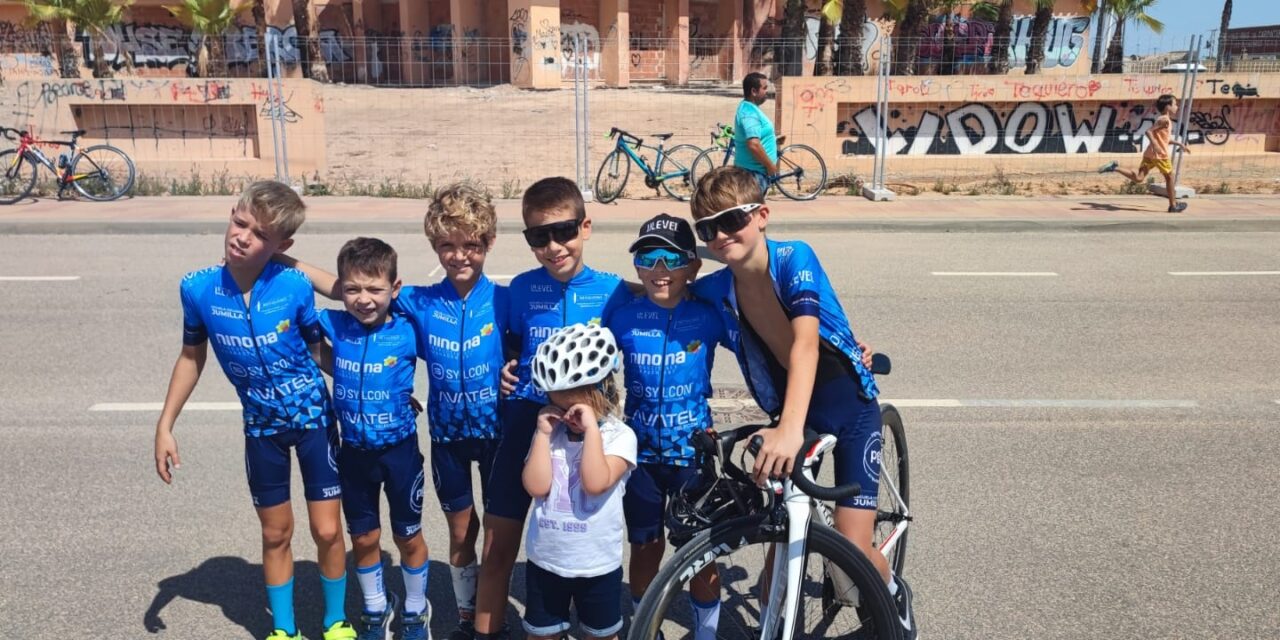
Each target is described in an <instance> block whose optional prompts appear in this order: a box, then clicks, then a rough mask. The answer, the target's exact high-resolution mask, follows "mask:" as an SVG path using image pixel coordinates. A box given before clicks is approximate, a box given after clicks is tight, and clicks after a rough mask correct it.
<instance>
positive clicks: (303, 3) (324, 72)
mask: <svg viewBox="0 0 1280 640" xmlns="http://www.w3.org/2000/svg"><path fill="white" fill-rule="evenodd" d="M293 26H294V28H295V29H297V32H298V49H299V51H300V52H301V54H302V55H301V58H302V59H301V61H300V62H301V64H302V68H303V70H304V71H303V73H304V74H305V75H306V76H307V77H308V78H311V79H312V80H315V81H317V82H328V81H329V67H328V65H326V64H325V61H324V56H322V55H320V39H319V38H317V37H315V35H314V34H312V33H311V0H293ZM800 28H801V29H803V28H804V12H803V8H802V11H801V17H800ZM801 37H802V38H803V37H804V32H803V31H802V32H801ZM802 42H803V41H802Z"/></svg>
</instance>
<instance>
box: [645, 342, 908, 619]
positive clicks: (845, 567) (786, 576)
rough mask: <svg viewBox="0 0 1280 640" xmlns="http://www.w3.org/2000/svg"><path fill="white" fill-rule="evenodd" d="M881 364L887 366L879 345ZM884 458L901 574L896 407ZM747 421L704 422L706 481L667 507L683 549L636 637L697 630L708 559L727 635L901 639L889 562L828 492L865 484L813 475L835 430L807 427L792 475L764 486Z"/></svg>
mask: <svg viewBox="0 0 1280 640" xmlns="http://www.w3.org/2000/svg"><path fill="white" fill-rule="evenodd" d="M875 360H876V363H875V364H874V365H873V367H872V371H873V372H875V373H888V371H889V368H890V366H891V365H890V362H889V360H888V358H887V357H884V356H883V355H881V354H876V356H875ZM881 416H882V424H883V428H882V438H883V449H882V451H883V454H882V456H883V458H882V466H881V473H880V492H879V502H878V506H877V514H876V530H875V538H874V542H875V544H876V546H877V548H879V549H880V551H881V552H882V553H883V554H884V555H885V556H886V558H887V559H888V560H889V566H890V567H891V569H892V570H893V572H894V573H895V574H896V575H902V571H903V569H904V567H905V563H906V542H907V528H908V526H909V523H910V521H911V513H910V510H909V509H908V508H907V495H908V464H907V446H906V438H905V434H904V431H903V423H902V418H901V416H900V415H899V413H898V411H897V409H896V408H894V407H893V406H892V405H890V404H884V405H882V408H881ZM762 428H766V425H749V426H744V427H739V428H736V429H733V430H730V431H725V432H721V433H719V434H716V433H714V432H710V431H708V432H699V433H697V434H695V437H694V439H693V445H694V447H695V449H697V450H698V451H699V454H700V455H701V456H702V459H701V460H702V461H701V473H702V477H703V482H702V483H701V484H700V485H699V486H698V487H696V488H690V489H688V490H687V491H685V492H684V493H681V494H679V495H677V496H676V497H675V498H674V499H673V500H672V503H671V505H670V507H669V511H668V517H667V520H668V525H669V527H670V531H671V535H670V537H671V542H672V543H673V545H677V546H678V550H677V551H676V553H675V555H674V556H673V557H672V558H671V560H670V561H669V562H667V564H665V565H664V566H663V568H662V569H661V571H660V572H659V573H658V575H657V576H656V577H655V578H654V580H653V583H652V584H651V586H650V587H649V589H648V590H647V591H646V592H645V595H644V598H643V599H642V600H641V602H640V605H639V607H638V608H637V609H636V613H635V617H634V618H633V621H632V627H631V631H630V634H629V636H628V637H629V638H631V640H640V639H643V640H654V639H655V638H666V639H670V640H675V639H676V638H686V637H689V638H691V637H692V635H693V629H694V625H693V613H692V610H691V607H690V605H689V604H688V599H687V598H683V597H677V596H679V595H680V594H682V593H683V592H684V591H685V590H686V588H687V586H688V583H689V581H690V580H692V579H694V577H695V576H697V575H698V573H699V572H701V571H702V570H703V569H704V568H705V567H706V566H707V565H708V564H709V563H715V564H716V565H717V566H718V569H719V575H720V581H721V582H720V590H721V613H720V620H719V627H718V629H717V636H718V637H723V638H758V639H760V640H777V639H779V638H781V639H784V640H786V639H790V638H871V639H879V640H900V638H902V636H903V629H902V625H901V623H900V622H899V618H898V611H897V607H896V605H895V604H894V602H893V600H892V598H891V597H890V596H889V591H888V589H887V588H886V586H885V584H884V581H883V580H882V579H881V577H880V574H879V572H877V571H876V569H875V567H874V565H872V564H871V562H870V560H868V559H867V558H866V557H865V556H863V555H862V554H861V553H860V552H859V551H858V550H857V548H856V547H854V546H853V544H852V543H850V542H849V541H848V540H847V539H845V538H844V537H843V536H842V535H841V534H840V533H838V532H837V531H836V530H835V529H834V528H833V526H832V525H833V519H834V518H833V512H832V509H831V507H830V506H829V505H828V504H827V501H834V500H838V499H840V498H841V497H845V496H851V495H857V493H858V491H859V488H858V487H857V486H856V485H847V486H839V487H823V486H820V485H818V484H817V483H816V482H815V481H814V475H816V473H817V467H818V465H819V463H820V461H821V460H822V458H823V456H824V455H825V454H826V453H827V452H828V451H829V450H830V449H831V448H832V447H833V446H834V445H835V443H836V438H835V437H834V436H831V435H821V434H817V433H814V432H812V431H806V434H805V443H804V445H803V446H802V447H801V449H800V454H799V455H798V456H797V458H796V462H795V466H794V468H793V472H792V474H791V475H790V477H789V478H786V479H784V480H783V481H781V482H774V483H772V486H770V487H768V490H767V491H763V492H762V491H761V490H760V489H759V488H757V487H756V485H755V483H754V482H753V481H752V480H751V478H750V476H749V475H748V473H747V471H746V470H745V469H746V468H747V466H748V465H747V464H746V463H745V462H742V461H740V462H738V463H735V462H734V461H733V454H734V449H735V446H736V445H738V444H739V443H742V442H747V446H746V447H745V449H746V450H747V451H753V450H758V447H759V441H758V440H757V438H758V435H757V433H758V431H759V430H760V429H762Z"/></svg>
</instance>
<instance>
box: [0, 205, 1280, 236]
mask: <svg viewBox="0 0 1280 640" xmlns="http://www.w3.org/2000/svg"><path fill="white" fill-rule="evenodd" d="M235 202H236V198H235V197H233V196H193V197H182V196H179V197H166V196H159V197H147V198H132V199H126V200H120V201H117V202H101V203H100V202H77V201H63V202H58V201H56V200H53V199H47V200H39V201H35V200H28V201H24V202H21V203H19V204H15V205H10V206H7V207H0V233H6V234H33V233H38V234H45V233H53V234H57V233H96V234H98V233H210V232H221V231H222V229H223V227H222V225H223V224H225V220H226V216H227V215H228V213H229V211H230V210H231V208H232V207H233V206H234V205H235ZM1188 202H1189V203H1190V205H1191V206H1190V207H1189V208H1188V209H1187V211H1185V212H1183V213H1180V214H1171V213H1167V212H1166V211H1165V201H1164V200H1163V199H1161V198H1157V197H1154V196H1105V197H1104V196H1061V197H1056V196H1043V197H1036V198H1028V197H1021V196H1007V197H969V196H942V195H937V196H914V197H906V198H900V199H898V200H895V201H893V202H871V201H868V200H866V199H863V198H860V197H855V196H823V197H821V198H819V199H817V200H814V201H812V202H793V201H790V200H785V199H776V198H771V199H770V200H769V202H768V204H769V206H770V208H771V210H772V212H773V218H772V219H771V223H770V224H771V226H773V227H774V228H776V229H778V230H779V231H783V232H786V231H813V230H821V229H831V230H835V229H840V230H849V229H861V230H868V231H972V232H981V231H1054V230H1058V231H1073V230H1075V231H1081V230H1099V231H1105V230H1116V231H1139V230H1151V231H1167V230H1190V231H1280V195H1272V196H1267V195H1241V196H1230V195H1228V196H1200V197H1196V198H1193V199H1191V200H1189V201H1188ZM496 204H497V209H498V219H499V226H500V228H501V229H502V231H504V232H514V231H516V230H518V229H520V228H521V226H522V225H521V220H520V203H519V201H516V200H499V201H497V202H496ZM307 205H308V212H307V214H308V215H307V219H308V224H307V225H306V226H305V227H304V228H303V232H304V233H347V232H351V231H361V230H365V229H368V230H378V231H393V232H396V231H399V232H406V233H416V232H419V231H421V229H422V226H421V225H422V215H423V213H424V212H425V211H426V201H424V200H405V199H395V198H353V197H329V196H324V197H310V198H307ZM688 207H689V205H688V204H687V203H683V202H677V201H675V200H671V199H647V200H626V201H620V202H618V203H614V204H608V205H602V204H596V203H591V204H589V205H587V213H588V215H589V216H591V218H592V220H593V222H594V224H595V225H596V228H598V229H600V230H602V231H624V230H625V231H627V232H631V231H633V230H634V229H635V227H636V226H637V225H639V224H640V222H642V221H644V220H646V219H648V218H650V217H652V216H654V215H656V214H658V213H661V212H667V213H672V214H676V215H688V211H689V208H688Z"/></svg>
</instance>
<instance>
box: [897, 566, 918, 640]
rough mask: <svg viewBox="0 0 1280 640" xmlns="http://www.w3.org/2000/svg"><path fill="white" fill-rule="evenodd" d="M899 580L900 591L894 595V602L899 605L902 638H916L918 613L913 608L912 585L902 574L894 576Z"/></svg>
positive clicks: (906, 639)
mask: <svg viewBox="0 0 1280 640" xmlns="http://www.w3.org/2000/svg"><path fill="white" fill-rule="evenodd" d="M894 580H897V581H898V593H896V594H894V596H893V603H894V604H896V605H898V622H900V623H902V639H903V640H915V639H916V635H917V629H916V613H915V611H914V610H912V608H911V587H909V586H907V581H906V580H903V579H902V577H901V576H894Z"/></svg>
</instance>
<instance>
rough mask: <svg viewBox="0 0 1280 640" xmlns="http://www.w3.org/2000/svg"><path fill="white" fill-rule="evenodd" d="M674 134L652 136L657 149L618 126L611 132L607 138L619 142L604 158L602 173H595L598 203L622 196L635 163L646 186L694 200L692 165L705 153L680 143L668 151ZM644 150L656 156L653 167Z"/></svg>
mask: <svg viewBox="0 0 1280 640" xmlns="http://www.w3.org/2000/svg"><path fill="white" fill-rule="evenodd" d="M672 135H674V134H670V133H655V134H653V136H652V137H654V138H657V139H658V146H656V147H655V146H653V145H646V144H644V140H643V139H642V138H637V137H636V136H634V135H631V134H630V133H627V132H626V131H623V130H622V129H619V128H617V127H613V128H611V129H609V134H608V136H606V137H608V138H609V139H611V140H614V139H616V140H617V142H616V144H615V145H614V147H613V151H611V152H609V155H607V156H605V158H604V162H602V163H601V164H600V170H599V171H598V172H597V173H596V191H595V197H596V200H599V201H600V202H605V203H608V202H613V201H614V200H616V199H618V196H620V195H622V192H623V190H624V189H626V187H627V178H628V177H630V175H631V165H632V163H635V164H636V165H638V166H639V167H640V170H641V171H643V172H644V185H645V186H646V187H649V188H650V189H653V190H655V191H657V190H658V187H662V190H663V191H666V192H667V195H669V196H671V197H672V198H675V199H676V200H680V201H681V202H684V201H686V200H688V199H689V198H690V197H692V196H693V185H694V183H693V181H691V180H690V179H689V168H690V167H691V166H693V161H694V159H695V158H697V157H698V154H700V153H702V149H699V148H698V147H695V146H693V145H691V144H678V145H676V146H674V147H671V148H670V149H665V148H664V147H663V143H664V142H666V141H667V140H668V139H670V138H671V136H672ZM641 149H647V150H649V151H653V152H654V153H655V154H656V157H655V159H654V164H653V165H652V166H651V165H650V164H649V160H648V158H647V157H646V156H644V155H642V154H641V153H640V150H641Z"/></svg>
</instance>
